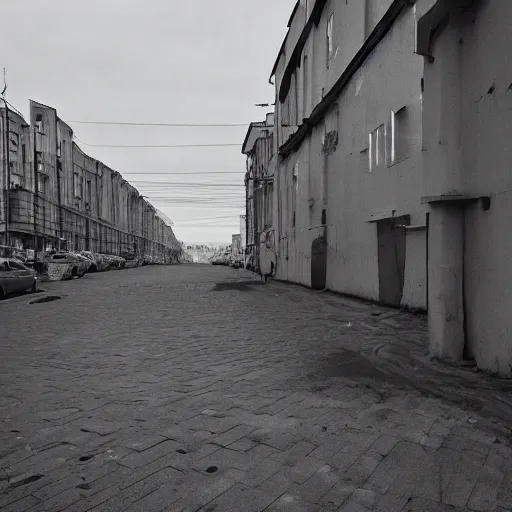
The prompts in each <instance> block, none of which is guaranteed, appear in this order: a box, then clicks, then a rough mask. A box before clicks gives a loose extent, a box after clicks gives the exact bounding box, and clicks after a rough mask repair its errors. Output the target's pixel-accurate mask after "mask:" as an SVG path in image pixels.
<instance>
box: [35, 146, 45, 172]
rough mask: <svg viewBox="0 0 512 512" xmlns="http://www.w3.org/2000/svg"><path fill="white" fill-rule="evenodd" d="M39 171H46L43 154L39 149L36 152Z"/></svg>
mask: <svg viewBox="0 0 512 512" xmlns="http://www.w3.org/2000/svg"><path fill="white" fill-rule="evenodd" d="M36 162H37V172H44V163H43V155H42V153H40V152H39V151H38V152H36Z"/></svg>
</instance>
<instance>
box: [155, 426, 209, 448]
mask: <svg viewBox="0 0 512 512" xmlns="http://www.w3.org/2000/svg"><path fill="white" fill-rule="evenodd" d="M159 435H161V436H164V437H166V438H168V439H172V440H174V441H177V442H179V443H181V444H183V445H184V446H186V447H188V448H196V447H198V446H201V445H202V444H203V443H204V442H205V441H207V440H210V439H213V438H214V437H215V435H214V434H212V433H211V432H208V431H206V430H191V429H188V428H185V427H182V426H181V425H168V426H166V427H165V428H163V429H162V430H161V431H159Z"/></svg>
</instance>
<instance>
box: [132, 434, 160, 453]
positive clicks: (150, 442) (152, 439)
mask: <svg viewBox="0 0 512 512" xmlns="http://www.w3.org/2000/svg"><path fill="white" fill-rule="evenodd" d="M166 439H167V438H166V437H163V436H158V435H156V436H155V435H150V436H147V437H146V436H141V438H140V439H136V440H134V441H129V442H127V443H126V448H129V449H130V450H135V451H137V452H143V451H145V450H147V449H149V448H153V446H156V445H158V444H160V443H162V442H164V441H165V440H166Z"/></svg>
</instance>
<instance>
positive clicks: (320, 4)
mask: <svg viewBox="0 0 512 512" xmlns="http://www.w3.org/2000/svg"><path fill="white" fill-rule="evenodd" d="M326 4H327V0H316V2H315V5H314V7H313V10H312V11H311V15H310V17H309V18H308V21H307V22H306V24H305V25H304V28H303V29H302V32H301V34H300V36H299V39H298V40H297V44H296V45H295V48H294V49H293V51H292V54H291V55H290V59H289V61H288V64H287V65H286V68H285V70H284V74H283V79H282V81H281V84H280V86H279V101H280V102H281V103H282V102H283V101H284V100H285V99H286V96H287V95H288V92H289V90H290V85H291V81H292V75H293V73H294V72H295V69H296V68H297V67H300V60H301V59H300V56H301V54H302V50H303V49H304V46H305V45H306V42H307V40H308V37H309V34H310V33H311V30H312V29H313V26H315V27H317V26H318V24H319V23H320V18H321V16H322V12H323V10H324V8H325V6H326Z"/></svg>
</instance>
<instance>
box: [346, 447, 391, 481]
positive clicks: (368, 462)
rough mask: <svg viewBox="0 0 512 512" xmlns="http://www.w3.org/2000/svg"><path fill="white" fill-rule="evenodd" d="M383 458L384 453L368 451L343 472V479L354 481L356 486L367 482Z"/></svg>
mask: <svg viewBox="0 0 512 512" xmlns="http://www.w3.org/2000/svg"><path fill="white" fill-rule="evenodd" d="M381 460H382V455H380V454H379V453H376V452H367V453H365V454H363V455H361V456H360V457H359V458H358V459H357V460H356V461H355V462H354V463H353V464H352V466H350V468H348V469H347V471H346V472H345V473H344V474H343V480H345V481H346V482H351V483H353V484H354V485H355V486H356V487H361V486H363V485H364V484H365V482H366V481H367V480H368V478H369V477H370V476H371V474H372V473H373V472H374V471H375V469H376V468H377V466H378V465H379V464H380V462H381Z"/></svg>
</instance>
